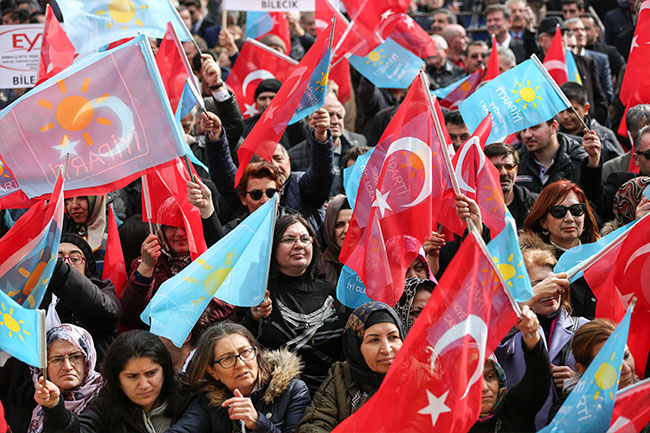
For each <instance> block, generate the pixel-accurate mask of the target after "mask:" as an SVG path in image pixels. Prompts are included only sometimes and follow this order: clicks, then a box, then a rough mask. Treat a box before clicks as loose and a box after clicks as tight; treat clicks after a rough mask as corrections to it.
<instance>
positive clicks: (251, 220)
mask: <svg viewBox="0 0 650 433" xmlns="http://www.w3.org/2000/svg"><path fill="white" fill-rule="evenodd" d="M277 205H278V195H277V194H276V195H275V196H274V197H273V198H272V199H271V200H269V201H268V202H266V203H264V204H263V205H262V206H260V208H259V209H257V210H256V211H255V212H253V213H252V214H250V215H249V216H248V217H246V219H245V220H243V221H242V222H241V223H240V224H239V225H238V226H237V227H235V228H234V229H233V230H232V231H231V232H230V233H228V234H227V235H226V236H225V237H223V238H222V239H221V240H220V241H219V242H217V243H216V244H214V245H213V246H212V247H210V249H209V250H207V251H206V252H205V253H203V254H202V255H201V257H199V258H198V259H196V260H194V261H193V262H192V263H190V264H189V265H187V267H185V269H183V270H182V271H181V272H179V273H178V274H176V275H175V276H174V277H172V278H170V279H169V280H167V281H165V282H164V283H162V285H161V286H160V288H159V289H158V291H157V292H156V294H155V295H154V296H153V298H151V301H150V302H149V305H147V308H146V309H145V310H144V311H143V312H142V315H141V317H140V318H141V319H142V321H143V322H145V323H151V332H152V333H154V334H156V335H161V336H164V337H167V338H169V339H170V340H171V341H172V342H173V343H174V344H175V345H176V346H178V347H181V346H182V345H183V342H184V341H185V339H186V338H187V336H188V335H189V333H190V331H191V330H192V328H193V327H194V324H195V323H196V321H197V320H198V318H199V316H201V313H203V310H205V309H206V307H207V306H208V303H209V302H210V300H211V299H212V297H213V296H214V297H217V298H219V299H221V300H223V301H225V302H228V303H230V304H232V305H237V306H240V307H252V306H255V305H258V304H259V303H260V302H262V300H263V299H264V293H265V291H266V285H267V279H268V274H269V264H270V260H271V245H272V242H273V228H274V226H275V216H276V209H277Z"/></svg>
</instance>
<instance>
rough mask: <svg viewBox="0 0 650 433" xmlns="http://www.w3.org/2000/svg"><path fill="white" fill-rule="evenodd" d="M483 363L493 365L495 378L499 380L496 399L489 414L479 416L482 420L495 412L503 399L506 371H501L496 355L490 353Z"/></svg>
mask: <svg viewBox="0 0 650 433" xmlns="http://www.w3.org/2000/svg"><path fill="white" fill-rule="evenodd" d="M485 364H486V366H487V364H491V365H492V367H494V370H495V371H496V372H497V379H498V381H499V395H497V400H496V401H495V402H494V406H492V410H491V411H490V415H488V416H485V417H482V418H481V417H479V419H478V420H479V421H480V422H483V421H485V420H487V419H489V418H491V417H492V416H493V415H494V414H495V413H496V410H497V408H498V407H499V405H500V404H501V402H502V401H503V397H504V396H505V395H506V385H507V382H506V373H505V371H503V367H501V364H499V362H498V361H497V360H496V357H495V356H494V355H490V357H489V358H488V359H486V360H485Z"/></svg>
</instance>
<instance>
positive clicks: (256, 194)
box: [246, 188, 280, 200]
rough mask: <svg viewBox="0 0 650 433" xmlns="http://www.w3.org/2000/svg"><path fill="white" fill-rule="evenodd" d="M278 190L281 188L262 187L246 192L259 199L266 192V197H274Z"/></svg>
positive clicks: (254, 198)
mask: <svg viewBox="0 0 650 433" xmlns="http://www.w3.org/2000/svg"><path fill="white" fill-rule="evenodd" d="M278 191H280V190H279V189H276V188H269V189H267V190H266V191H262V190H261V189H254V190H252V191H246V194H249V195H250V196H251V198H252V199H253V200H259V199H261V198H262V195H263V194H266V197H268V198H273V196H274V195H276V194H277V193H278Z"/></svg>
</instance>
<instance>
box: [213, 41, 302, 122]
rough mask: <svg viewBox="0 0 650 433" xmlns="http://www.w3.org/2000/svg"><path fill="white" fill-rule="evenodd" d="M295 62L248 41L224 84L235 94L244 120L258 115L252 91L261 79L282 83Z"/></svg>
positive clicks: (257, 43)
mask: <svg viewBox="0 0 650 433" xmlns="http://www.w3.org/2000/svg"><path fill="white" fill-rule="evenodd" d="M297 64H298V62H296V61H295V60H293V59H292V58H290V57H288V56H285V55H284V54H282V53H280V52H279V51H277V50H274V49H272V48H269V47H268V46H266V45H264V44H262V43H261V42H257V41H256V40H253V39H247V40H246V42H244V46H243V47H242V49H241V51H240V52H239V56H238V57H237V61H236V62H235V64H234V65H233V67H232V70H231V71H230V74H229V75H228V79H227V80H226V84H227V85H228V87H230V89H231V90H232V92H233V93H234V94H235V99H236V100H237V103H238V104H239V109H240V110H241V112H242V115H243V116H244V119H247V118H249V117H252V116H255V115H256V114H258V111H257V107H256V105H255V89H256V88H257V86H258V84H259V83H260V81H261V80H265V79H267V78H277V79H278V80H280V82H282V83H284V82H285V80H286V79H287V78H288V77H289V75H290V74H291V72H292V71H293V70H294V69H295V68H296V65H297Z"/></svg>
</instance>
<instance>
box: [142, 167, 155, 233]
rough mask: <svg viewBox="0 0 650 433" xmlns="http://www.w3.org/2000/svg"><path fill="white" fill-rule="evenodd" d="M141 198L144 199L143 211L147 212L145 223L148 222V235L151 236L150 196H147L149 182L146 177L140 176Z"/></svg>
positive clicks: (144, 175)
mask: <svg viewBox="0 0 650 433" xmlns="http://www.w3.org/2000/svg"><path fill="white" fill-rule="evenodd" d="M142 197H143V198H144V209H145V211H146V212H147V221H148V222H149V233H150V234H153V225H152V224H151V196H150V195H149V182H148V181H147V175H146V174H143V175H142Z"/></svg>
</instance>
